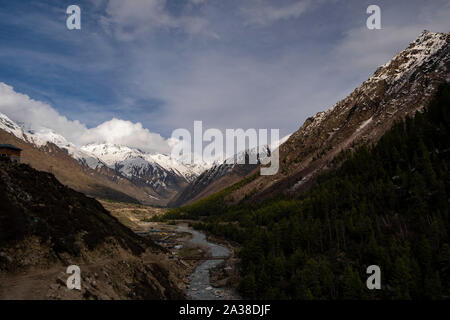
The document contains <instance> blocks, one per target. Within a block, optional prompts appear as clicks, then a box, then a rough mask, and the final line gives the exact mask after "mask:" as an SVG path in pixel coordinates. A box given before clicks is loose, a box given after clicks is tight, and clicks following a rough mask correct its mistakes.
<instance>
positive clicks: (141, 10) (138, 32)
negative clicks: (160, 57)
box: [102, 0, 218, 40]
mask: <svg viewBox="0 0 450 320" xmlns="http://www.w3.org/2000/svg"><path fill="white" fill-rule="evenodd" d="M130 2H132V4H130ZM202 2H203V1H199V0H194V1H192V3H193V4H201V3H202ZM166 5H167V0H131V1H123V0H110V1H109V2H108V5H107V7H106V16H103V17H102V24H103V26H104V27H105V29H106V30H107V31H109V32H110V33H112V34H114V35H115V36H116V37H117V38H118V39H120V40H134V39H137V38H139V37H144V38H145V35H147V34H148V33H149V32H151V31H153V30H154V29H163V30H164V29H166V30H170V29H178V30H182V31H184V32H186V33H187V34H193V35H204V36H211V37H214V38H217V37H218V36H217V34H216V33H214V32H213V31H211V28H210V26H209V22H208V21H207V20H206V19H204V18H202V17H199V16H189V15H180V16H177V17H175V16H173V15H171V14H170V13H169V12H168V10H167V9H166Z"/></svg>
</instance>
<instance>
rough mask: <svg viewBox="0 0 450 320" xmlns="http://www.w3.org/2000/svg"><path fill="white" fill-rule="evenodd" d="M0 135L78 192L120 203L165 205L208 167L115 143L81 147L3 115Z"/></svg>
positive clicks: (6, 141) (36, 165)
mask: <svg viewBox="0 0 450 320" xmlns="http://www.w3.org/2000/svg"><path fill="white" fill-rule="evenodd" d="M0 137H1V141H2V142H5V143H13V144H16V145H18V146H19V147H21V148H22V149H24V150H25V152H23V161H24V162H25V163H29V164H31V165H32V166H33V167H35V168H38V169H40V170H44V171H50V172H52V173H54V174H55V175H56V177H58V179H60V180H61V181H63V183H66V184H68V185H69V186H71V187H73V188H75V189H76V190H79V191H82V192H85V193H87V194H88V195H92V196H96V197H101V198H107V199H115V200H121V201H132V202H140V203H143V204H150V205H166V204H167V202H168V201H169V200H170V199H172V198H173V197H174V196H175V195H176V194H177V193H178V192H179V191H180V190H182V189H183V188H184V187H186V186H187V185H188V184H189V183H191V182H192V181H194V180H195V179H196V178H197V177H198V176H199V175H200V174H201V173H202V172H203V171H204V170H205V169H206V168H207V166H208V165H207V164H201V165H200V164H194V165H190V164H184V163H181V162H177V161H175V160H173V159H171V158H170V156H168V155H165V154H148V153H145V152H143V151H141V150H138V149H134V148H130V147H127V146H121V145H115V144H107V143H102V144H89V145H85V146H81V147H78V146H76V145H75V144H73V143H71V142H69V141H67V140H66V139H65V138H64V137H63V136H62V135H60V134H58V133H56V132H54V131H53V130H51V129H48V128H41V129H39V130H26V129H25V128H24V126H21V125H19V124H17V123H15V122H14V121H12V120H11V119H9V118H8V116H7V115H5V114H2V113H0ZM55 159H58V160H57V161H54V160H55ZM91 180H95V181H91Z"/></svg>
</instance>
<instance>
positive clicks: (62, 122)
mask: <svg viewBox="0 0 450 320" xmlns="http://www.w3.org/2000/svg"><path fill="white" fill-rule="evenodd" d="M0 112H2V113H4V114H6V115H7V116H8V117H10V118H11V119H12V120H14V121H16V122H19V123H21V124H22V125H23V126H24V127H25V128H26V129H28V130H39V129H42V128H49V129H52V130H54V131H55V132H58V133H60V134H62V135H63V136H64V137H66V138H67V139H68V140H69V141H70V142H73V143H75V144H78V145H83V144H88V143H103V142H106V143H112V144H122V145H127V146H129V147H133V148H139V149H141V150H143V151H146V152H157V153H169V151H170V148H169V144H168V140H167V139H165V138H163V137H162V136H161V135H160V134H157V133H153V132H150V131H149V130H148V129H146V128H144V127H143V126H142V124H141V123H139V122H138V123H133V122H131V121H125V120H121V119H116V118H113V119H111V120H109V121H105V122H103V123H101V124H99V125H98V126H96V127H93V128H87V127H86V125H84V124H83V123H81V122H79V121H78V120H69V119H67V118H66V117H65V116H62V115H61V114H60V113H59V112H58V111H56V110H55V109H53V108H52V106H50V105H49V104H47V103H44V102H41V101H37V100H34V99H31V98H30V97H29V96H28V95H26V94H22V93H18V92H16V91H15V90H14V88H13V87H11V86H9V85H7V84H5V83H3V82H0Z"/></svg>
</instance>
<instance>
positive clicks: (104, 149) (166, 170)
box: [80, 143, 206, 188]
mask: <svg viewBox="0 0 450 320" xmlns="http://www.w3.org/2000/svg"><path fill="white" fill-rule="evenodd" d="M80 150H81V151H83V152H85V153H87V154H91V155H94V156H96V157H97V158H98V159H99V160H100V161H102V162H103V163H105V164H106V165H107V166H108V167H109V168H111V169H114V170H116V171H117V172H119V173H120V174H122V175H124V176H125V177H128V178H129V179H132V180H134V181H136V183H140V184H146V185H149V186H152V187H153V188H161V187H162V188H165V187H166V186H167V185H168V184H174V183H179V180H180V179H184V180H185V182H187V183H190V182H192V181H193V180H194V179H195V178H196V177H197V176H198V175H200V174H201V173H202V172H203V171H204V170H205V166H206V164H205V165H199V164H193V165H188V164H183V163H180V162H178V161H176V160H174V159H172V158H171V157H170V156H168V155H165V154H148V153H145V152H143V151H141V150H138V149H134V148H130V147H126V146H120V145H116V144H105V143H103V144H89V145H86V146H83V147H81V148H80Z"/></svg>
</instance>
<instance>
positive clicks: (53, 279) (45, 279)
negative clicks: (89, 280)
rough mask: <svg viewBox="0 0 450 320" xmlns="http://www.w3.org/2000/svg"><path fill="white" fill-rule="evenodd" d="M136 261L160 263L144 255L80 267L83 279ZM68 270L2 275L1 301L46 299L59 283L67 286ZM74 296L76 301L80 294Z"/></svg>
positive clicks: (107, 260)
mask: <svg viewBox="0 0 450 320" xmlns="http://www.w3.org/2000/svg"><path fill="white" fill-rule="evenodd" d="M135 261H142V262H143V263H144V264H151V263H155V262H158V261H156V260H155V258H154V257H153V256H151V255H144V256H143V257H142V258H141V259H138V258H128V259H123V258H118V259H104V260H100V261H97V262H96V263H90V264H80V265H79V267H80V269H81V273H82V274H81V275H82V277H83V275H84V274H94V273H97V274H99V273H101V270H102V269H103V268H104V267H105V266H107V265H111V264H116V263H124V262H127V263H130V262H135ZM66 269H67V266H63V265H60V264H58V265H55V266H52V267H51V268H49V269H45V270H44V269H36V268H32V269H28V270H27V271H26V272H21V273H18V274H11V273H8V274H0V300H42V299H46V298H47V296H48V293H49V291H50V289H52V287H55V286H57V284H58V282H59V285H62V286H65V281H66V279H67V277H68V276H69V274H66ZM68 291H69V290H68ZM74 293H76V292H74ZM72 296H73V298H74V299H76V298H77V296H78V294H73V295H72Z"/></svg>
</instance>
